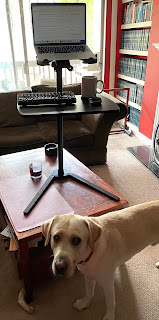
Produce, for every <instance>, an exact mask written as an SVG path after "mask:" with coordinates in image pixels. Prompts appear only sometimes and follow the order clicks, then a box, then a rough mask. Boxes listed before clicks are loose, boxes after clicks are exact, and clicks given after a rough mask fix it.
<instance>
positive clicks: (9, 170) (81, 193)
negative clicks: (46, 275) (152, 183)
mask: <svg viewBox="0 0 159 320" xmlns="http://www.w3.org/2000/svg"><path fill="white" fill-rule="evenodd" d="M33 160H40V161H41V162H42V168H43V169H42V171H43V174H44V175H45V176H46V177H48V176H49V175H50V174H51V172H52V171H53V170H54V169H57V166H58V163H57V158H56V157H48V156H46V155H45V151H44V148H39V149H34V150H29V151H24V152H18V153H15V154H9V155H4V156H1V157H0V168H1V170H0V180H2V181H4V180H6V179H8V178H13V179H14V178H16V177H22V176H23V175H25V174H28V175H29V164H30V163H31V162H32V161H33ZM63 160H64V167H65V169H66V170H68V171H72V172H76V174H78V175H79V176H80V177H82V178H84V179H87V180H88V181H90V182H92V183H94V184H96V185H98V186H100V187H101V188H103V189H106V190H107V191H109V192H111V193H113V194H115V195H117V196H118V197H119V198H120V200H119V201H115V200H112V199H110V198H108V197H107V196H105V195H103V194H101V193H99V192H97V191H95V190H93V189H91V188H88V187H87V186H85V185H83V184H81V183H80V182H78V181H75V180H73V179H71V177H68V178H67V179H66V178H65V179H59V180H56V181H54V182H53V183H54V186H55V188H56V189H57V190H58V192H59V193H60V194H61V196H62V197H63V198H64V199H65V201H66V202H67V203H68V204H69V205H70V207H71V208H72V209H73V212H74V213H75V214H79V215H83V216H99V215H102V214H104V213H107V212H109V211H114V210H119V209H121V208H124V207H126V206H127V205H128V203H127V201H126V200H125V199H124V198H123V197H122V196H121V195H120V194H119V193H118V192H117V191H115V190H114V189H113V188H111V187H110V186H109V185H108V184H107V183H106V182H104V181H103V180H102V179H100V178H99V177H98V176H97V175H96V174H94V173H93V172H92V171H91V170H90V169H88V168H87V167H86V166H85V165H84V164H82V163H81V162H80V161H79V160H77V159H76V158H75V157H74V156H72V155H71V154H70V153H69V152H67V151H66V150H64V158H63ZM30 179H31V178H30ZM1 186H2V184H1ZM46 192H47V191H46ZM0 197H1V195H0ZM8 197H9V194H8ZM1 201H2V204H3V207H4V208H6V207H5V203H4V201H3V199H2V198H1ZM15 201H16V200H15ZM40 201H42V198H41V199H40ZM12 205H13V206H14V203H13V204H12ZM5 214H6V217H7V219H8V221H9V224H10V227H11V230H12V233H13V235H14V238H15V240H16V241H17V244H18V246H19V250H18V254H19V257H20V270H21V273H22V277H23V279H24V287H25V290H26V300H27V302H30V301H31V300H32V293H33V285H32V270H31V263H30V255H29V248H28V242H29V241H30V240H33V239H36V238H38V237H39V236H41V235H42V232H41V226H40V227H37V228H34V229H31V230H27V231H25V232H17V230H16V229H15V226H14V224H13V223H12V216H11V213H10V212H9V211H8V210H7V209H6V210H5ZM21 214H22V215H23V211H22V212H21ZM45 249H46V248H45Z"/></svg>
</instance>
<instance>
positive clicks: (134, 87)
mask: <svg viewBox="0 0 159 320" xmlns="http://www.w3.org/2000/svg"><path fill="white" fill-rule="evenodd" d="M117 88H130V91H129V101H131V102H134V103H136V104H137V105H138V106H140V107H141V106H142V98H143V91H144V87H143V86H141V85H138V84H136V83H130V82H128V81H125V80H121V79H118V82H117ZM117 95H118V96H121V97H122V98H124V99H126V96H127V92H126V90H124V91H117Z"/></svg>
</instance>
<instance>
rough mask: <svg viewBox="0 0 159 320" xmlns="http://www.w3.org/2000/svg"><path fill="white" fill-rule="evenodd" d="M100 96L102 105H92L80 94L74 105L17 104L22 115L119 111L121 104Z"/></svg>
mask: <svg viewBox="0 0 159 320" xmlns="http://www.w3.org/2000/svg"><path fill="white" fill-rule="evenodd" d="M97 96H98V97H100V98H101V99H102V104H101V106H97V105H94V106H92V105H91V104H90V103H89V101H88V100H82V99H81V96H80V95H77V96H76V100H77V101H76V103H75V104H73V105H69V106H67V105H60V104H59V105H49V106H48V105H47V106H44V107H42V106H37V107H33V106H31V107H29V106H28V107H21V106H18V105H17V108H18V111H19V112H20V114H21V115H22V116H38V115H42V114H53V115H58V114H62V115H67V114H85V113H87V114H89V113H90V114H91V113H106V112H119V110H120V108H119V106H118V105H117V104H116V103H114V102H113V101H112V100H110V99H108V98H106V97H105V96H103V95H102V94H98V95H97Z"/></svg>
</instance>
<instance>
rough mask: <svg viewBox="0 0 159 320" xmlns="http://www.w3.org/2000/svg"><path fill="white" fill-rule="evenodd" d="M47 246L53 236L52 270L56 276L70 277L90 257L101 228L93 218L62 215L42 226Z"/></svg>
mask: <svg viewBox="0 0 159 320" xmlns="http://www.w3.org/2000/svg"><path fill="white" fill-rule="evenodd" d="M42 233H43V235H44V237H45V246H46V245H47V244H48V242H49V239H50V236H51V248H52V250H53V255H54V260H53V263H52V270H53V273H54V274H55V275H57V274H62V275H65V276H67V277H70V276H72V275H73V274H74V271H75V268H76V265H77V264H78V263H79V262H80V261H81V260H84V259H86V258H87V257H88V255H89V254H90V252H91V251H93V249H94V244H95V242H96V241H97V240H98V238H99V237H100V234H101V227H100V226H99V225H98V224H96V223H95V222H94V221H93V220H92V219H91V218H87V217H82V216H79V215H60V216H55V217H54V218H53V219H50V220H48V221H46V222H45V223H44V224H43V225H42Z"/></svg>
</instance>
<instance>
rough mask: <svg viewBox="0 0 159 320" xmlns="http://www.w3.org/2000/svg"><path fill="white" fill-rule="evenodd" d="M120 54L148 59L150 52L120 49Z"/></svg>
mask: <svg viewBox="0 0 159 320" xmlns="http://www.w3.org/2000/svg"><path fill="white" fill-rule="evenodd" d="M119 53H122V54H128V55H130V56H131V55H133V56H142V57H147V56H148V51H137V50H127V49H120V50H119Z"/></svg>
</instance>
